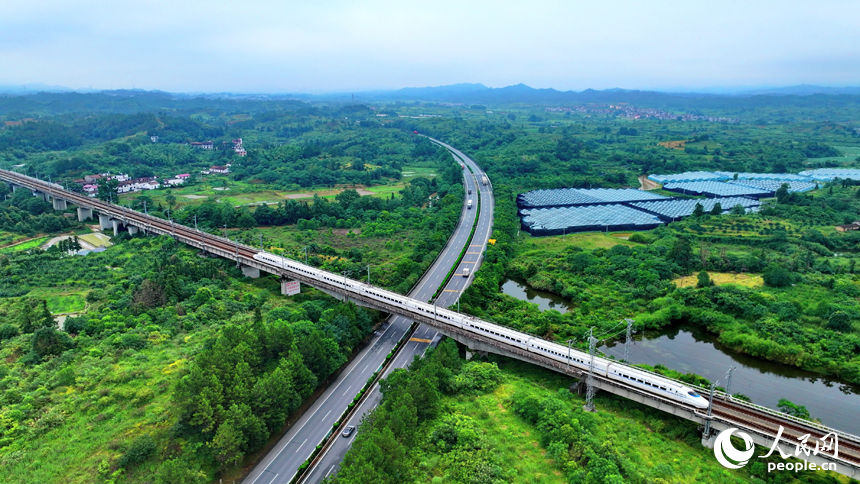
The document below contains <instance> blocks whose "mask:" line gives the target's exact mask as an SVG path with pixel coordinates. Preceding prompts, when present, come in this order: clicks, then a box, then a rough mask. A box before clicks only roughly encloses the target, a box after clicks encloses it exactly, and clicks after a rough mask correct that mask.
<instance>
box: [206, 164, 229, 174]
mask: <svg viewBox="0 0 860 484" xmlns="http://www.w3.org/2000/svg"><path fill="white" fill-rule="evenodd" d="M209 172H210V173H220V174H225V173H230V168H229V167H226V166H210V167H209Z"/></svg>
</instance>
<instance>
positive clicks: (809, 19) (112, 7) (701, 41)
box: [0, 0, 860, 94]
mask: <svg viewBox="0 0 860 484" xmlns="http://www.w3.org/2000/svg"><path fill="white" fill-rule="evenodd" d="M46 12H51V14H50V15H46V14H45V13H46ZM858 14H860V3H857V2H848V1H845V0H834V1H832V2H827V3H826V4H820V3H816V4H812V3H808V2H784V1H783V2H776V1H773V0H766V1H761V2H742V1H739V0H728V1H726V2H721V3H720V5H719V8H711V7H710V6H709V5H705V4H694V3H691V2H685V1H679V0H666V1H662V2H660V3H659V4H642V3H640V2H636V1H635V0H614V1H609V2H601V3H599V4H590V3H589V4H585V3H574V2H562V1H542V2H531V3H529V4H524V3H521V2H511V1H504V0H503V1H495V2H488V1H477V2H455V1H451V0H443V1H440V2H434V3H412V4H405V3H402V2H392V1H389V0H370V1H368V2H362V3H361V4H353V3H349V2H344V1H342V0H332V1H330V2H323V3H315V4H312V5H311V4H307V5H305V4H289V5H285V4H283V3H280V2H272V1H269V0H249V1H248V2H245V3H243V4H241V5H237V4H235V3H233V2H226V1H224V0H214V1H212V2H208V3H206V4H201V5H187V4H183V3H175V2H167V1H164V0H154V1H153V2H149V3H146V4H132V5H122V4H118V3H116V2H107V1H104V0H84V1H82V2H75V4H74V5H71V4H68V3H66V2H59V1H57V0H42V1H36V2H17V3H10V4H9V5H6V6H5V9H4V15H3V18H2V19H0V62H2V63H3V65H4V70H3V72H2V73H0V85H7V86H8V85H26V84H31V83H43V84H45V85H55V86H66V87H69V88H71V89H75V90H81V89H93V90H106V89H132V88H138V89H144V90H163V91H168V92H176V93H182V92H187V93H214V92H237V93H273V94H276V93H308V94H333V93H347V92H361V91H372V90H392V89H399V88H404V87H425V86H443V85H451V84H457V83H463V82H479V83H482V84H484V85H487V86H489V87H504V86H509V85H515V84H519V83H524V84H526V85H529V86H531V87H534V88H554V89H557V90H560V91H568V90H574V91H582V90H584V89H589V88H590V89H596V90H602V89H610V88H622V89H637V90H656V91H663V92H688V91H695V92H714V91H738V90H754V89H763V88H773V87H782V86H795V85H803V84H806V85H816V86H836V87H843V86H856V85H860V52H858V51H857V49H856V48H854V46H855V45H857V43H858V42H857V41H858V40H860V15H858Z"/></svg>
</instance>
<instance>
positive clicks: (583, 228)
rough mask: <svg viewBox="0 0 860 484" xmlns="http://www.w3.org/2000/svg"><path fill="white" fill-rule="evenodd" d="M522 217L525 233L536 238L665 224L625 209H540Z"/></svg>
mask: <svg viewBox="0 0 860 484" xmlns="http://www.w3.org/2000/svg"><path fill="white" fill-rule="evenodd" d="M520 213H521V214H523V218H522V229H523V230H524V231H526V232H528V233H530V234H532V235H533V236H536V237H540V236H545V235H562V234H565V233H567V234H570V233H574V232H616V231H625V230H649V229H653V228H657V227H659V226H660V225H662V224H663V222H662V221H661V220H660V219H659V218H658V217H657V216H655V215H652V214H649V213H646V212H643V211H641V210H636V209H634V208H630V207H628V206H626V205H587V206H583V207H562V208H538V209H530V210H522V211H521V212H520Z"/></svg>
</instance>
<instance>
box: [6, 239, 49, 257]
mask: <svg viewBox="0 0 860 484" xmlns="http://www.w3.org/2000/svg"><path fill="white" fill-rule="evenodd" d="M49 240H51V237H50V236H48V237H38V238H35V239H30V240H28V241H26V242H21V243H19V244H15V245H10V246H8V247H4V248H2V249H0V254H9V253H11V252H17V251H19V250H27V249H33V248H35V247H39V246H40V245H42V244H44V243H45V242H47V241H49Z"/></svg>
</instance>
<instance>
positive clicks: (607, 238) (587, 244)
mask: <svg viewBox="0 0 860 484" xmlns="http://www.w3.org/2000/svg"><path fill="white" fill-rule="evenodd" d="M629 235H630V233H629V232H619V233H617V234H616V233H614V232H610V233H609V234H605V233H597V232H583V233H578V234H568V235H564V236H561V235H556V236H552V237H532V236H530V235H529V234H527V233H525V232H521V233H520V238H523V237H526V239H525V240H524V242H525V244H526V247H528V248H529V250H534V249H539V250H550V251H560V250H564V248H566V247H568V246H576V247H581V248H583V249H596V248H598V247H602V248H604V249H608V248H610V247H614V246H616V245H629V246H634V245H636V243H634V242H629V241H627V240H625V239H624V237H628V236H629Z"/></svg>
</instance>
